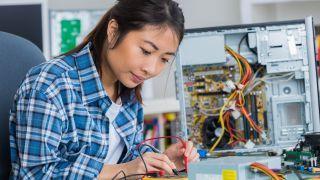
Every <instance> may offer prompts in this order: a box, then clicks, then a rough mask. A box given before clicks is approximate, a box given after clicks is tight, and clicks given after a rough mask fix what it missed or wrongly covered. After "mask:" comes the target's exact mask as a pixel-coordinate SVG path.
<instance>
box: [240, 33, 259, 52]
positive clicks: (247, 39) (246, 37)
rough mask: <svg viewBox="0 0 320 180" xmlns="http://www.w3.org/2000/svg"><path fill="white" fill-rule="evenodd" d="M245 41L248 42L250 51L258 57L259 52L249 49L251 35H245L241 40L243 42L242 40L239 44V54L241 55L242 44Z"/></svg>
mask: <svg viewBox="0 0 320 180" xmlns="http://www.w3.org/2000/svg"><path fill="white" fill-rule="evenodd" d="M243 40H246V44H247V46H248V48H249V50H250V51H251V52H252V53H253V54H255V55H257V51H256V50H254V49H252V48H250V47H249V35H248V34H246V35H244V36H243V37H242V38H241V40H240V42H239V45H238V53H239V54H240V51H241V44H242V42H243Z"/></svg>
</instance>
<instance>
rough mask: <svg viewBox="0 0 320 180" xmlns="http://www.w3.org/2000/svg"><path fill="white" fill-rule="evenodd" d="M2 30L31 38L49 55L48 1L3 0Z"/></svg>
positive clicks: (1, 12) (1, 13) (0, 29)
mask: <svg viewBox="0 0 320 180" xmlns="http://www.w3.org/2000/svg"><path fill="white" fill-rule="evenodd" d="M0 31H4V32H8V33H11V34H15V35H18V36H20V37H23V38H25V39H28V40H30V41H31V42H33V43H34V44H36V45H37V46H38V47H39V48H40V49H41V50H42V51H43V53H44V55H45V56H46V57H49V56H48V55H49V47H48V46H49V33H48V7H47V1H46V0H1V1H0Z"/></svg>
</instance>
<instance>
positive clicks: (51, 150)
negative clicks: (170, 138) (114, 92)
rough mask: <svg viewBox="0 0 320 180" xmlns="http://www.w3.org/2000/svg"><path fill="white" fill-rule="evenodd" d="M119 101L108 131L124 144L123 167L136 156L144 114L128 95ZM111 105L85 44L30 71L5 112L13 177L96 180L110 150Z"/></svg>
mask: <svg viewBox="0 0 320 180" xmlns="http://www.w3.org/2000/svg"><path fill="white" fill-rule="evenodd" d="M121 98H122V103H123V106H122V107H121V110H120V113H119V114H118V116H117V117H116V119H115V121H114V122H113V126H114V127H115V129H116V131H117V132H118V133H119V134H120V136H121V138H122V139H123V140H124V142H125V145H126V148H127V154H126V155H125V156H124V158H123V160H122V162H127V161H130V160H132V159H135V158H136V157H137V156H138V152H137V150H136V146H137V145H138V144H139V143H140V142H141V141H142V139H143V132H142V131H143V111H142V107H141V104H140V103H138V102H137V101H134V92H133V91H132V92H131V94H130V97H121ZM125 98H127V99H125ZM110 105H111V100H110V98H109V97H108V95H107V94H106V92H105V90H104V88H103V86H102V83H101V81H100V79H99V74H98V72H97V70H96V67H95V65H94V62H93V60H92V56H91V55H90V43H89V44H88V45H87V46H85V47H84V48H83V49H82V50H81V51H80V52H78V53H74V54H72V55H69V56H64V57H62V58H59V59H54V60H51V61H48V62H45V63H43V64H41V65H38V66H36V67H34V68H32V69H31V70H30V71H29V72H28V74H27V75H26V78H25V80H24V81H23V83H22V84H21V86H20V88H19V89H18V91H17V93H16V95H15V101H14V106H13V108H12V110H11V112H10V148H11V161H12V176H13V178H14V179H52V178H57V179H93V178H96V177H97V175H98V174H99V173H100V171H101V169H102V167H103V162H104V159H105V157H106V155H107V152H108V147H109V132H108V131H109V128H108V127H109V120H108V118H107V117H106V116H105V114H106V112H107V111H108V108H109V107H110ZM145 151H150V149H144V150H143V152H145Z"/></svg>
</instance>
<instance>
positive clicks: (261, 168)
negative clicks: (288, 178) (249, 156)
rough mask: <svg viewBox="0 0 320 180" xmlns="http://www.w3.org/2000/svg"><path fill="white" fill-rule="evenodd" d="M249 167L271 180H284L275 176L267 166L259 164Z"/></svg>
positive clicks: (281, 176)
mask: <svg viewBox="0 0 320 180" xmlns="http://www.w3.org/2000/svg"><path fill="white" fill-rule="evenodd" d="M250 167H251V168H252V169H253V170H258V171H260V172H262V173H264V174H265V175H267V176H269V177H271V178H272V179H273V180H284V179H285V178H284V177H283V175H278V174H276V173H275V172H274V171H272V170H271V169H269V168H268V167H267V166H265V165H263V164H260V163H257V162H255V163H252V164H251V165H250Z"/></svg>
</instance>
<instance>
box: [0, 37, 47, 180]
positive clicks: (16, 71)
mask: <svg viewBox="0 0 320 180" xmlns="http://www.w3.org/2000/svg"><path fill="white" fill-rule="evenodd" d="M44 61H45V57H44V56H43V54H42V52H41V50H40V49H39V48H38V47H37V46H36V45H34V44H33V43H31V42H30V41H28V40H26V39H23V38H21V37H18V36H16V35H13V34H9V33H5V32H1V31H0V128H1V129H0V179H8V177H9V174H10V170H11V164H10V145H9V111H10V109H11V107H12V104H13V97H14V94H15V93H16V90H17V89H18V87H19V85H20V84H21V82H22V80H23V79H24V77H25V75H26V73H27V72H28V70H29V69H30V68H31V67H33V66H35V65H37V64H40V63H42V62H44Z"/></svg>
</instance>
